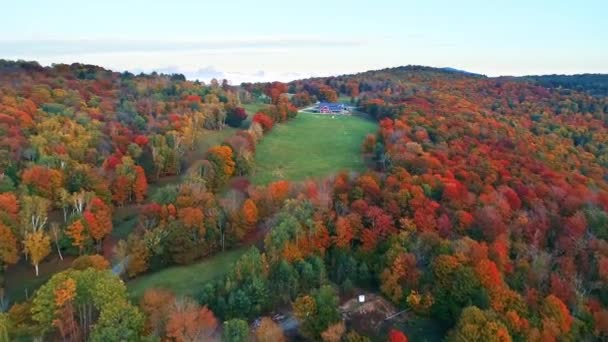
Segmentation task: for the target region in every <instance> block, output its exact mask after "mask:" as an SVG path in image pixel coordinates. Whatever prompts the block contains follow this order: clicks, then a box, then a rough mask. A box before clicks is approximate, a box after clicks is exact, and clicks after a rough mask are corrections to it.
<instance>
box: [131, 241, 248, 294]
mask: <svg viewBox="0 0 608 342" xmlns="http://www.w3.org/2000/svg"><path fill="white" fill-rule="evenodd" d="M246 251H247V248H238V249H233V250H230V251H225V252H221V253H218V254H216V255H214V256H212V257H210V258H207V259H205V260H203V261H201V262H199V263H196V264H193V265H188V266H177V267H170V268H167V269H164V270H162V271H158V272H156V273H152V274H148V275H144V276H141V277H139V278H136V279H134V280H132V281H130V282H128V283H127V288H128V290H129V296H130V297H131V298H133V299H138V298H140V297H141V296H142V295H143V294H144V292H145V291H146V290H147V289H150V288H164V289H168V290H171V291H172V292H173V293H175V294H176V295H179V296H194V295H196V294H197V293H198V291H200V289H201V287H202V286H203V285H204V284H205V283H206V282H208V281H210V280H213V279H215V278H217V277H219V276H222V275H224V274H225V273H226V272H227V271H228V269H229V266H230V265H232V264H233V263H234V262H235V261H236V260H237V259H238V258H239V257H240V256H241V255H242V254H243V253H245V252H246Z"/></svg>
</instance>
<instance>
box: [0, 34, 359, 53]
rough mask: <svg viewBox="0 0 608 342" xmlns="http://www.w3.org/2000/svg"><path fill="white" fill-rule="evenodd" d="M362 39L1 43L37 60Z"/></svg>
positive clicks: (348, 43)
mask: <svg viewBox="0 0 608 342" xmlns="http://www.w3.org/2000/svg"><path fill="white" fill-rule="evenodd" d="M364 44H365V42H364V41H362V40H352V39H324V38H316V37H284V38H245V39H226V40H217V39H215V40H190V41H185V40H182V41H180V40H177V41H166V40H123V39H77V40H64V39H34V40H0V54H1V55H3V56H27V57H40V56H52V55H65V54H83V53H134V52H167V51H216V50H226V49H273V48H290V49H294V48H302V49H311V48H335V47H342V48H344V47H357V46H362V45H364Z"/></svg>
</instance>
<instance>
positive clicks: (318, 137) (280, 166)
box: [251, 114, 376, 184]
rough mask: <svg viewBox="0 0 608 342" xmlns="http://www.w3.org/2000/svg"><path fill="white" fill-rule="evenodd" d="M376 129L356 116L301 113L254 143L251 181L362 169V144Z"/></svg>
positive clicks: (307, 176) (260, 181)
mask: <svg viewBox="0 0 608 342" xmlns="http://www.w3.org/2000/svg"><path fill="white" fill-rule="evenodd" d="M375 130H376V124H375V123H374V122H372V121H369V120H366V119H363V118H360V117H357V116H333V117H332V116H330V115H315V114H300V115H298V117H297V118H296V119H295V120H292V121H290V122H289V123H287V124H283V125H277V126H275V127H274V129H273V131H272V132H271V133H270V134H269V135H268V136H266V137H265V138H264V139H263V140H262V142H261V143H260V144H259V145H258V146H257V150H256V154H255V156H256V157H255V165H256V167H255V172H254V173H253V176H252V177H251V178H252V182H253V183H254V184H267V183H269V182H272V181H275V180H279V179H288V180H294V181H299V180H304V179H306V178H316V177H321V176H326V175H328V174H331V173H334V172H337V171H340V170H344V169H348V170H355V171H359V170H363V169H364V167H365V165H364V161H363V158H362V157H361V143H362V142H363V139H364V137H365V135H366V134H368V133H372V132H374V131H375Z"/></svg>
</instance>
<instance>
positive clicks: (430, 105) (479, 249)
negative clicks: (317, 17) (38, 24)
mask: <svg viewBox="0 0 608 342" xmlns="http://www.w3.org/2000/svg"><path fill="white" fill-rule="evenodd" d="M573 82H574V81H573ZM543 85H544V83H543V82H541V81H540V80H534V81H532V80H530V79H527V78H523V79H520V78H488V77H485V76H481V75H474V74H465V73H461V72H454V71H450V70H442V69H434V68H427V67H418V66H409V67H399V68H393V69H385V70H378V71H370V72H364V73H360V74H356V75H345V76H338V77H329V78H314V79H306V80H298V81H294V82H291V83H289V84H283V83H279V82H274V83H268V84H242V85H241V86H238V87H237V86H232V85H229V84H228V83H227V82H221V83H219V82H215V81H214V82H211V84H209V85H205V84H201V83H198V82H191V81H187V80H185V79H184V78H183V76H181V75H156V74H152V75H133V74H129V73H122V74H121V73H116V72H111V71H108V70H105V69H102V68H99V67H94V66H88V65H79V64H73V65H55V66H53V67H48V68H43V67H41V66H39V65H38V64H36V63H30V62H8V61H2V62H0V132H2V133H1V134H0V138H1V139H2V140H1V142H0V151H1V153H2V157H1V158H0V163H1V164H0V171H1V172H2V173H1V174H2V178H1V180H0V183H1V186H0V236H1V237H0V261H1V262H2V264H3V266H4V277H5V279H4V280H5V282H6V283H10V281H11V279H6V278H10V277H15V275H14V274H16V272H15V271H14V270H15V269H17V268H19V267H23V266H24V265H25V264H31V265H32V266H33V267H31V266H30V267H31V270H32V272H31V273H32V277H34V274H38V273H39V269H40V271H43V268H44V266H45V265H41V264H43V263H44V262H45V260H49V259H54V260H56V261H53V263H54V265H62V266H61V267H60V269H58V270H57V272H55V273H54V274H49V275H48V278H49V279H48V281H46V279H45V281H44V284H42V285H41V287H39V288H36V289H34V288H32V289H31V291H30V292H29V293H28V294H27V296H26V297H23V296H22V294H21V293H19V294H14V295H11V294H12V292H11V291H7V292H5V295H4V297H3V300H2V304H3V306H4V309H5V311H6V312H5V313H2V314H0V340H3V339H6V340H19V339H21V340H30V339H31V338H33V337H43V338H45V339H48V340H54V339H63V340H70V341H79V340H92V341H114V340H127V341H132V340H133V341H137V340H141V339H143V336H146V338H151V339H157V340H170V341H202V340H217V339H224V340H227V341H247V340H248V339H249V338H251V339H254V340H256V341H284V340H285V339H293V338H296V336H297V337H298V338H303V339H305V340H311V341H318V340H323V341H341V340H342V341H349V342H354V341H370V340H374V341H376V340H379V341H383V340H387V339H388V340H390V341H407V339H408V337H409V340H412V341H417V340H425V339H426V340H438V339H439V340H440V339H442V338H446V339H447V340H449V341H512V340H513V341H541V340H542V341H555V340H597V339H602V338H607V337H608V213H607V212H608V182H607V178H606V170H607V167H608V154H607V150H606V149H608V129H607V127H606V123H607V122H608V121H607V118H608V98H607V97H605V96H602V93H601V92H597V91H593V92H591V93H589V92H586V91H578V90H577V89H578V88H576V87H570V88H572V89H570V90H568V91H564V89H554V88H553V86H551V87H548V86H543ZM564 88H565V86H564ZM586 89H587V88H584V89H582V90H586ZM594 89H596V88H594ZM597 89H599V88H597ZM339 99H342V100H345V101H348V102H350V103H353V104H354V105H355V106H356V107H357V115H361V116H369V117H371V118H372V119H373V120H374V121H375V122H377V125H378V129H377V132H376V133H375V134H370V135H368V136H367V137H366V138H365V139H364V140H363V141H361V142H359V143H358V145H359V144H360V149H361V154H362V157H365V160H367V161H369V165H368V166H369V168H368V170H367V171H364V172H358V173H355V172H349V171H346V170H345V171H344V172H340V173H338V174H335V175H326V176H325V177H321V178H315V179H310V180H306V181H290V180H289V179H285V180H279V181H275V182H272V183H270V184H268V185H266V186H253V185H251V184H250V182H249V178H248V177H249V176H250V174H251V171H252V170H253V169H254V165H253V162H254V158H253V156H254V154H255V152H256V146H257V144H258V143H259V142H260V141H261V140H262V139H264V135H267V134H272V129H273V127H274V126H275V125H277V124H284V125H287V127H288V125H290V123H289V120H290V119H295V120H297V118H295V117H296V114H297V109H296V108H297V107H305V106H308V105H310V104H311V103H314V102H316V101H317V100H321V101H329V102H336V101H338V100H339ZM265 102H267V103H265ZM248 106H253V107H255V108H258V109H259V112H257V113H255V115H254V113H251V112H250V113H247V111H246V110H245V109H244V108H247V107H248ZM299 115H313V114H303V113H301V114H299ZM248 122H251V125H247V124H248ZM230 126H232V128H231V127H230ZM226 130H227V131H228V132H229V134H227V135H225V137H224V136H222V138H221V139H219V141H218V142H217V143H210V141H216V140H215V139H216V138H215V137H216V134H217V132H220V131H226ZM201 146H204V147H205V148H204V151H199V149H200V148H201ZM326 148H328V149H331V146H327V147H326ZM295 157H296V156H293V158H295ZM299 157H300V158H305V156H299ZM125 212H126V213H132V215H134V216H133V217H134V219H133V227H132V229H130V230H129V231H127V232H126V233H124V234H123V233H120V234H118V233H117V231H118V230H119V229H118V226H121V224H120V223H121V218H120V217H121V215H123V214H124V213H125ZM227 250H232V252H231V253H234V254H229V255H228V257H227V256H226V254H222V253H226V252H225V251H227ZM240 251H243V252H242V253H241V252H240ZM218 253H220V254H218ZM214 254H218V255H220V256H222V257H224V259H221V260H225V259H226V260H230V264H226V265H223V264H222V265H219V267H218V266H217V265H216V264H217V263H218V261H217V260H219V259H211V258H213V256H212V255H214ZM232 257H234V258H235V259H237V261H236V262H232V259H231V258H232ZM64 259H65V260H64ZM61 260H64V262H63V263H62V262H61ZM66 260H69V262H67V261H66ZM201 260H203V261H204V260H208V263H207V264H203V263H200V264H197V263H198V262H201ZM174 265H185V266H184V267H186V266H190V265H193V266H195V267H196V270H197V271H192V272H190V273H188V271H187V270H188V268H182V269H179V272H178V271H177V269H169V270H166V271H168V272H167V273H165V274H170V273H169V271H174V273H173V274H178V273H180V274H182V275H181V276H184V279H180V281H181V282H182V283H181V284H179V286H175V284H171V283H170V282H169V281H167V282H166V284H167V285H163V284H162V283H161V284H160V285H157V286H152V285H150V287H149V288H146V289H144V291H143V294H142V293H140V290H141V288H140V289H139V290H138V291H137V292H133V291H131V290H132V289H133V287H130V286H132V284H133V282H134V281H138V279H137V278H139V284H146V283H145V282H143V281H142V279H143V278H144V277H146V276H148V275H151V274H152V275H153V274H154V272H156V271H160V270H162V269H166V268H169V267H172V266H174ZM208 265H212V266H209V267H215V268H214V269H211V268H205V267H207V266H208ZM213 265H215V266H213ZM112 266H113V267H112ZM118 266H122V267H123V268H124V269H125V272H124V273H121V272H120V268H121V267H118ZM109 268H112V272H111V271H109V270H108V269H109ZM34 269H35V272H34ZM194 269H195V268H192V269H191V270H194ZM11 272H13V273H11ZM157 274H163V273H157ZM211 274H213V276H211ZM119 277H120V278H119ZM131 278H135V280H130V279H131ZM119 279H123V280H125V281H126V285H125V283H123V282H122V281H120V280H119ZM197 279H199V280H200V279H204V281H203V280H201V281H196V280H197ZM189 283H192V284H196V285H192V288H188V289H184V284H189ZM140 286H141V285H140ZM178 288H179V291H178ZM9 290H10V289H9ZM6 293H8V295H7V294H6ZM359 294H367V295H368V297H369V298H376V299H374V301H373V302H372V301H371V300H370V304H369V306H359V304H352V302H353V301H354V302H356V301H357V300H356V298H357V297H358V295H359ZM376 295H379V296H381V297H376ZM378 298H379V299H378ZM372 303H376V304H377V303H381V304H382V305H379V304H378V305H376V306H373V305H372ZM361 305H363V304H361ZM380 307H381V308H382V310H380ZM362 308H364V309H362ZM275 314H279V315H275ZM280 316H284V317H283V318H279V317H280ZM285 316H286V317H287V318H286V319H285ZM387 316H388V317H387ZM286 322H291V323H289V324H288V323H286ZM406 336H407V337H406Z"/></svg>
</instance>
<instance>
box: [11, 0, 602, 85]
mask: <svg viewBox="0 0 608 342" xmlns="http://www.w3.org/2000/svg"><path fill="white" fill-rule="evenodd" d="M1 8H2V11H1V13H0V18H1V19H0V58H3V59H25V60H35V61H38V62H39V63H41V64H43V65H50V64H52V63H73V62H80V63H89V64H96V65H100V66H103V67H107V68H110V69H113V70H115V71H124V70H128V71H131V72H136V73H137V72H142V71H143V72H151V71H158V72H165V73H173V72H179V73H183V74H184V75H186V77H188V78H189V79H200V80H204V81H208V80H209V79H211V78H218V79H222V78H226V79H228V80H230V81H231V83H233V84H238V83H240V82H244V81H248V82H255V81H272V80H279V81H289V80H292V79H298V78H305V77H311V76H329V75H338V74H346V73H354V72H362V71H366V70H371V69H379V68H385V67H395V66H401V65H408V64H416V65H428V66H435V67H453V68H457V69H462V70H467V71H471V72H476V73H481V74H486V75H488V76H499V75H530V74H553V73H557V74H574V73H608V20H606V13H608V1H606V0H578V1H571V0H568V1H565V0H527V1H520V0H511V1H506V0H495V1H487V0H485V1H477V0H475V1H472V0H470V1H468V0H461V1H453V0H443V1H439V0H435V1H433V0H427V1H406V0H399V1H398V0H395V1H390V0H373V1H370V0H368V1H356V0H351V1H340V0H334V1H332V0H304V1H288V0H282V1H280V0H256V1H252V0H214V1H206V0H199V1H190V0H173V1H154V0H147V1H140V0H119V1H116V0H104V1H82V0H78V1H72V0H54V1H46V0H39V1H34V0H12V1H11V0H2V6H1Z"/></svg>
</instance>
